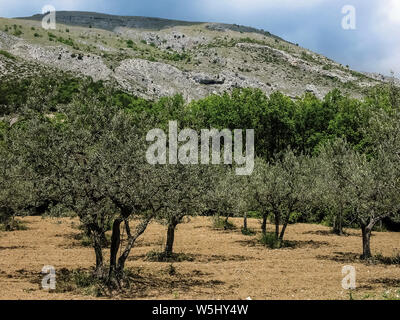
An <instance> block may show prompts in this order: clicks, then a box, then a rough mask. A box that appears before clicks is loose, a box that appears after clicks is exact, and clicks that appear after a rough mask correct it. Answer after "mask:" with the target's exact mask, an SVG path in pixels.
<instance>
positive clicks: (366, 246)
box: [361, 224, 372, 259]
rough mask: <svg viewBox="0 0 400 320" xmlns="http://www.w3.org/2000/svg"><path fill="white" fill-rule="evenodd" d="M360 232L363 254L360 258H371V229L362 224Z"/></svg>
mask: <svg viewBox="0 0 400 320" xmlns="http://www.w3.org/2000/svg"><path fill="white" fill-rule="evenodd" d="M361 231H362V241H363V254H362V256H361V258H362V259H369V258H371V256H372V255H371V232H372V227H370V226H366V225H364V224H362V225H361Z"/></svg>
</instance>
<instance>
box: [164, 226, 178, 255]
mask: <svg viewBox="0 0 400 320" xmlns="http://www.w3.org/2000/svg"><path fill="white" fill-rule="evenodd" d="M176 226H177V223H176V221H171V222H170V223H169V224H168V231H167V243H166V244H165V251H164V253H165V256H167V257H170V256H172V251H173V246H174V240H175V229H176Z"/></svg>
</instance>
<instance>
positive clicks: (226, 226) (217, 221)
mask: <svg viewBox="0 0 400 320" xmlns="http://www.w3.org/2000/svg"><path fill="white" fill-rule="evenodd" d="M213 226H214V228H216V229H223V230H234V229H236V226H235V225H234V224H233V223H232V222H230V221H229V220H226V219H225V218H221V217H220V216H215V217H213Z"/></svg>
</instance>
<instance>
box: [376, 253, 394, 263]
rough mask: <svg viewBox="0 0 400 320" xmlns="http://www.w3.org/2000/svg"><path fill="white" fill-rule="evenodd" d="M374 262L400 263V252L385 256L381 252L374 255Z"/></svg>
mask: <svg viewBox="0 0 400 320" xmlns="http://www.w3.org/2000/svg"><path fill="white" fill-rule="evenodd" d="M371 262H372V263H376V264H378V263H382V264H386V265H400V254H397V255H395V256H393V257H384V256H383V255H382V254H381V253H378V254H377V255H375V256H373V257H372V258H371Z"/></svg>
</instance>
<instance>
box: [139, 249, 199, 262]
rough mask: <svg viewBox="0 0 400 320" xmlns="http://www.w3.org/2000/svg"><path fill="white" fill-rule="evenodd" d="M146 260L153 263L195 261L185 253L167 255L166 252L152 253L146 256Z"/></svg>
mask: <svg viewBox="0 0 400 320" xmlns="http://www.w3.org/2000/svg"><path fill="white" fill-rule="evenodd" d="M146 260H147V261H151V262H183V261H193V260H194V259H193V257H191V256H190V255H187V254H185V253H172V255H167V254H165V252H159V251H150V252H148V253H147V254H146Z"/></svg>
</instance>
